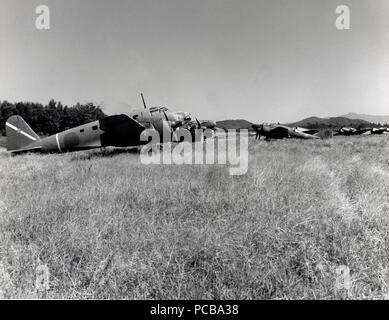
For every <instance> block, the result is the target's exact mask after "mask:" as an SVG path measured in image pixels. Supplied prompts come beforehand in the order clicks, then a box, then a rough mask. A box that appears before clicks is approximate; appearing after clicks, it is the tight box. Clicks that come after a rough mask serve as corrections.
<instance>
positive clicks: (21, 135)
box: [5, 116, 40, 152]
mask: <svg viewBox="0 0 389 320" xmlns="http://www.w3.org/2000/svg"><path fill="white" fill-rule="evenodd" d="M5 126H6V129H5V130H6V135H7V151H10V152H16V151H22V150H24V149H30V148H29V145H31V144H32V143H34V142H36V141H39V140H40V138H39V136H38V135H37V134H36V133H35V132H34V130H32V129H31V128H30V126H29V125H28V124H27V123H26V122H25V121H24V120H23V118H22V117H21V116H12V117H10V118H8V120H7V122H6V123H5Z"/></svg>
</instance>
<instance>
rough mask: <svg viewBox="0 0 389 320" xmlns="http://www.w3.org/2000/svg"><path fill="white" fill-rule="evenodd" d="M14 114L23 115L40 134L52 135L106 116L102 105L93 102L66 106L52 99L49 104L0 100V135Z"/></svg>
mask: <svg viewBox="0 0 389 320" xmlns="http://www.w3.org/2000/svg"><path fill="white" fill-rule="evenodd" d="M13 115H19V116H21V117H22V118H23V119H24V120H25V121H26V122H27V123H28V124H29V126H30V127H31V128H32V129H33V130H34V131H35V132H36V133H37V134H38V135H42V136H45V135H51V134H55V133H57V132H60V131H63V130H67V129H70V128H73V127H76V126H79V125H82V124H85V123H88V122H92V121H95V120H99V119H103V118H105V117H106V115H105V114H104V112H103V110H102V107H101V106H98V105H94V104H93V103H86V104H80V103H77V104H76V105H74V106H70V107H69V106H66V105H65V106H64V105H62V103H61V102H60V101H55V100H50V102H49V103H48V104H47V105H42V104H40V103H34V102H15V103H11V102H8V101H0V135H5V122H6V121H7V119H8V118H9V117H11V116H13Z"/></svg>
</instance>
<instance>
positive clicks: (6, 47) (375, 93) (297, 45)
mask: <svg viewBox="0 0 389 320" xmlns="http://www.w3.org/2000/svg"><path fill="white" fill-rule="evenodd" d="M39 4H45V5H47V6H48V7H49V8H50V16H51V29H50V30H46V31H38V30H37V29H36V28H35V19H36V17H37V14H36V13H35V8H36V6H37V5H39ZM340 4H346V5H349V6H350V9H351V30H344V31H339V30H337V29H336V27H335V20H336V17H337V15H336V13H335V9H336V7H337V6H338V5H340ZM0 5H1V7H0V100H9V101H20V100H29V101H36V102H41V103H47V102H48V101H49V100H50V99H51V98H54V99H56V100H61V101H62V102H63V103H65V104H69V105H71V104H74V103H76V102H78V101H80V102H87V101H92V102H95V103H102V104H103V105H104V111H105V112H106V113H107V114H115V113H119V112H126V111H128V110H129V108H130V107H129V106H133V107H140V106H141V100H140V96H139V93H140V92H143V93H144V94H145V98H146V100H147V103H148V104H149V105H150V106H154V105H165V106H167V107H168V108H170V109H172V110H185V111H191V112H192V113H194V114H196V115H197V116H198V117H199V118H201V119H214V120H221V119H247V120H250V121H253V122H262V121H280V122H286V121H291V120H300V119H301V118H305V117H308V116H311V115H317V116H336V115H341V114H345V113H348V112H358V113H369V114H389V1H388V0H374V1H367V0H351V1H350V0H348V1H347V0H126V1H125V0H112V1H108V0H104V1H103V0H82V1H76V0H71V1H69V0H66V1H65V0H39V1H32V0H0Z"/></svg>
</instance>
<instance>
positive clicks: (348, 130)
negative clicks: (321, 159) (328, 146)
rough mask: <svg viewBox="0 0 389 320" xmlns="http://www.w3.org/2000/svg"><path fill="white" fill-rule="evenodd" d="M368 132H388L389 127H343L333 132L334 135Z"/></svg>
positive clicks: (366, 133) (364, 133) (352, 134)
mask: <svg viewBox="0 0 389 320" xmlns="http://www.w3.org/2000/svg"><path fill="white" fill-rule="evenodd" d="M369 134H389V129H388V128H386V127H382V128H360V129H355V128H352V127H343V128H340V129H339V130H338V131H337V132H335V133H334V135H336V136H358V135H369Z"/></svg>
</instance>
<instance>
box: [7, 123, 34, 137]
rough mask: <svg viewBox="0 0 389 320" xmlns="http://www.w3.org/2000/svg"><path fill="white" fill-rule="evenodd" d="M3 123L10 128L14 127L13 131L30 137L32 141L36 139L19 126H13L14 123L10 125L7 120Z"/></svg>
mask: <svg viewBox="0 0 389 320" xmlns="http://www.w3.org/2000/svg"><path fill="white" fill-rule="evenodd" d="M5 125H6V126H7V127H10V128H11V129H14V130H15V131H17V132H19V133H21V134H22V135H24V136H25V137H27V138H29V139H31V140H32V141H36V140H37V139H36V138H35V137H33V136H31V135H29V134H28V133H25V132H24V131H22V130H20V129H19V128H17V127H15V126H14V125H12V124H10V123H8V122H6V123H5Z"/></svg>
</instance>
